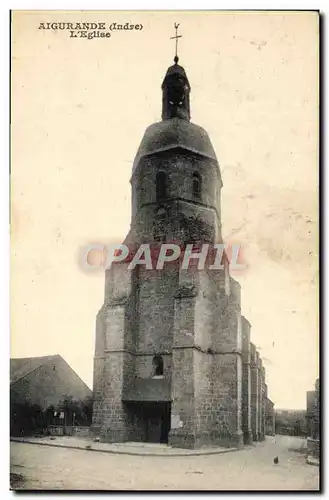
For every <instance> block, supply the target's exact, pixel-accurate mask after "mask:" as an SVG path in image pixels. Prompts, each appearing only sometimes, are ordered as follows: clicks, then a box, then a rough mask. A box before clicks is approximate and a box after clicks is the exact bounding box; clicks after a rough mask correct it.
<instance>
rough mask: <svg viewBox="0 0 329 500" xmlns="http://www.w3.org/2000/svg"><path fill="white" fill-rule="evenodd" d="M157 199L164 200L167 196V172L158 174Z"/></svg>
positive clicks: (156, 182) (156, 180)
mask: <svg viewBox="0 0 329 500" xmlns="http://www.w3.org/2000/svg"><path fill="white" fill-rule="evenodd" d="M155 184H156V199H157V201H159V200H163V199H164V198H166V196H167V175H166V174H165V172H158V173H157V175H156V179H155Z"/></svg>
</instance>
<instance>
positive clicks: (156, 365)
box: [153, 354, 163, 377]
mask: <svg viewBox="0 0 329 500" xmlns="http://www.w3.org/2000/svg"><path fill="white" fill-rule="evenodd" d="M153 375H154V376H155V377H159V376H162V375H163V359H162V356H160V355H158V354H157V355H156V356H154V358H153Z"/></svg>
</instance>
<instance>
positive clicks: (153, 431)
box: [142, 402, 170, 444]
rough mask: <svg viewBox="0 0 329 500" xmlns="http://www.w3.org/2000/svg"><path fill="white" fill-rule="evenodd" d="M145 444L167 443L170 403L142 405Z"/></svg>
mask: <svg viewBox="0 0 329 500" xmlns="http://www.w3.org/2000/svg"><path fill="white" fill-rule="evenodd" d="M142 405H143V420H144V425H145V441H146V442H147V443H163V444H167V443H168V437H169V431H170V403H164V402H158V403H142Z"/></svg>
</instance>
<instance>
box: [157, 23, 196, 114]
mask: <svg viewBox="0 0 329 500" xmlns="http://www.w3.org/2000/svg"><path fill="white" fill-rule="evenodd" d="M178 26H179V24H177V23H175V30H176V35H175V36H174V37H171V39H174V40H175V41H176V50H175V57H174V63H175V64H173V65H172V66H170V67H169V68H168V70H167V73H166V76H165V78H164V80H163V83H162V87H161V88H162V120H168V119H170V118H175V117H177V118H181V119H183V120H190V91H191V87H190V84H189V81H188V79H187V76H186V73H185V70H184V68H183V67H182V66H180V65H179V64H178V61H179V57H178V54H177V51H178V38H182V35H177V30H178Z"/></svg>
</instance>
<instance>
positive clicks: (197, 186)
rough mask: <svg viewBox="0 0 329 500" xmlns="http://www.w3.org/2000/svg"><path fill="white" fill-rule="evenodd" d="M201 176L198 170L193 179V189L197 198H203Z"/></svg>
mask: <svg viewBox="0 0 329 500" xmlns="http://www.w3.org/2000/svg"><path fill="white" fill-rule="evenodd" d="M201 188H202V186H201V176H200V174H198V172H194V174H193V179H192V189H193V196H194V197H195V198H201Z"/></svg>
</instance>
